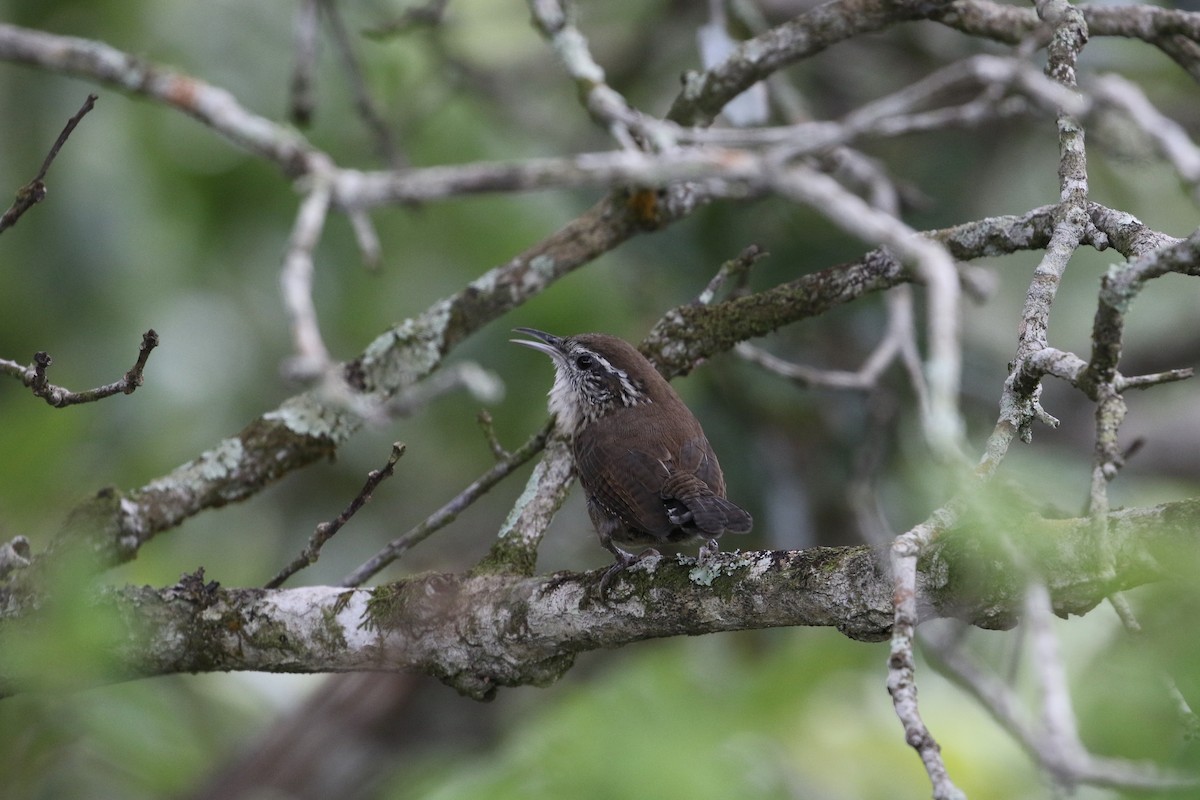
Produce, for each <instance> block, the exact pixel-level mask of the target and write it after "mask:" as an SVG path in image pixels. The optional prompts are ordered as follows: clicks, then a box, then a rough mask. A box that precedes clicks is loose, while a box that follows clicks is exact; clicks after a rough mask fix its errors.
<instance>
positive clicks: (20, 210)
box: [0, 94, 96, 233]
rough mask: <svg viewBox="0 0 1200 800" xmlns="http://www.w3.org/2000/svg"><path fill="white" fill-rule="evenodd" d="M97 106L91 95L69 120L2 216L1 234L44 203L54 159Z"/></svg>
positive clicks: (0, 222)
mask: <svg viewBox="0 0 1200 800" xmlns="http://www.w3.org/2000/svg"><path fill="white" fill-rule="evenodd" d="M95 105H96V95H94V94H89V95H88V96H87V99H86V100H84V101H83V105H82V106H81V107H80V109H79V110H78V111H77V112H75V116H73V117H71V118H70V119H69V120H67V124H66V126H65V127H64V128H63V129H62V133H60V134H58V138H57V139H55V140H54V145H53V146H52V147H51V148H50V152H49V153H47V154H46V158H45V160H43V161H42V167H41V169H39V170H38V172H37V175H34V176H33V180H31V181H30V182H29V183H27V184H25V185H24V186H22V187H21V188H20V189H18V190H17V198H16V200H14V201H13V204H12V205H11V206H9V208H8V210H7V211H5V212H4V215H3V216H0V233H3V232H4V231H5V230H7V229H9V228H11V227H12V226H13V225H16V224H17V220H18V219H20V218H21V215H22V214H24V213H25V212H26V211H28V210H29V209H31V208H33V207H34V206H35V205H37V204H38V203H40V202H42V200H43V199H45V197H46V173H47V172H49V171H50V165H51V164H53V163H54V159H55V158H57V157H58V151H59V150H61V149H62V146H63V145H64V144H66V142H67V137H69V136H70V135H71V131H73V130H75V126H76V125H78V124H79V121H80V120H82V119H83V118H84V116H85V115H86V114H87V113H88V112H89V111H91V110H92V108H93V107H94V106H95Z"/></svg>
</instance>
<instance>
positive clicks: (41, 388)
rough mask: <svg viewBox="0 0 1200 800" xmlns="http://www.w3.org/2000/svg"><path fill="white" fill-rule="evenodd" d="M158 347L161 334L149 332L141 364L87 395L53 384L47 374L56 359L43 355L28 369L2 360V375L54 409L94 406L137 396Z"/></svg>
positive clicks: (141, 350)
mask: <svg viewBox="0 0 1200 800" xmlns="http://www.w3.org/2000/svg"><path fill="white" fill-rule="evenodd" d="M156 347H158V334H157V333H155V332H154V330H153V329H151V330H148V331H146V332H145V333H144V334H142V344H141V346H140V347H139V348H138V357H137V361H136V362H134V365H133V366H132V367H130V368H129V370H128V371H127V372H126V373H125V374H124V375H123V376H122V377H121V379H120V380H119V381H113V382H112V383H107V384H105V385H103V386H97V387H96V388H95V389H88V390H86V391H83V392H72V391H71V390H70V389H64V388H63V387H61V386H55V385H54V384H53V383H50V381H49V379H48V378H47V377H46V370H47V369H48V368H49V367H50V365H51V364H53V363H54V359H52V358H50V356H49V354H47V353H45V352H41V351H39V352H37V353H35V354H34V356H33V363H32V364H30V365H29V366H27V367H23V366H21V365H20V364H18V363H16V362H15V361H9V360H7V359H3V358H0V373H5V374H8V375H12V376H13V377H14V378H17V379H19V380H20V381H21V383H23V384H25V385H26V386H28V387H29V388H30V389H32V390H33V396H34V397H40V398H42V399H43V400H45V401H46V403H47V404H48V405H50V406H53V407H54V408H66V407H67V406H73V405H78V404H80V403H94V402H96V401H97V400H103V399H104V398H106V397H112V396H113V395H114V394H133V393H134V391H136V390H137V388H138V387H139V386H141V385H142V372H143V371H144V370H145V369H146V360H147V359H149V358H150V351H152V350H153V349H154V348H156Z"/></svg>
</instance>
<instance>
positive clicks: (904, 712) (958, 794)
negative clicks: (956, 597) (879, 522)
mask: <svg viewBox="0 0 1200 800" xmlns="http://www.w3.org/2000/svg"><path fill="white" fill-rule="evenodd" d="M939 517H940V518H939ZM952 519H953V515H952V512H951V511H949V510H948V509H940V510H939V512H938V514H935V516H934V517H931V518H930V519H929V520H927V521H926V522H923V523H922V524H920V525H918V526H917V527H915V528H913V529H911V530H909V531H908V532H907V533H902V534H901V535H899V536H897V537H896V540H895V541H894V542H892V546H891V548H890V553H891V567H892V581H893V584H894V587H895V588H894V589H893V593H892V603H893V605H894V607H895V621H894V622H893V624H892V639H891V654H890V656H889V657H888V676H887V688H888V693H889V694H890V695H891V696H892V706H893V707H894V708H895V710H896V716H898V717H899V718H900V723H901V724H902V725H903V726H904V740H905V741H906V742H908V745H909V746H910V747H912V748H913V749H914V750H916V751H917V755H918V756H920V758H921V763H922V764H924V765H925V772H926V774H928V775H929V781H930V783H931V784H932V786H933V796H934V798H936V800H965V798H966V795H965V794H964V793H963V792H962V790H961V789H959V788H958V787H957V786H955V784H954V782H953V781H952V780H951V779H950V775H949V773H948V772H947V771H946V763H945V761H943V760H942V749H941V747H940V746H939V745H938V743H937V740H936V739H934V737H933V734H932V733H930V732H929V728H928V727H926V725H925V722H924V720H922V719H921V712H920V707H919V705H918V703H917V679H916V669H917V667H916V659H915V658H914V656H913V642H914V637H915V635H916V629H917V622H918V616H917V559H918V558H919V557H920V555H921V554H922V552H924V551H925V550H926V549H927V548H928V547H929V546H930V545H931V544H932V543H933V541H934V540H935V539H936V538H937V536H938V534H939V533H940V532H941V531H943V530H945V529H946V527H948V523H949V521H951V520H952Z"/></svg>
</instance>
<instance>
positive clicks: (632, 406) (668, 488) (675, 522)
mask: <svg viewBox="0 0 1200 800" xmlns="http://www.w3.org/2000/svg"><path fill="white" fill-rule="evenodd" d="M514 332H515V333H521V334H525V335H526V336H529V337H532V338H530V339H512V340H511V341H512V342H514V343H516V344H520V345H524V346H525V347H530V348H532V349H534V350H540V351H541V352H543V353H545V354H546V355H548V356H550V359H551V361H552V362H553V364H554V384H553V386H552V387H551V388H550V392H549V403H548V406H549V410H550V413H551V414H552V415H553V416H554V418H555V425H556V427H557V428H558V430H559V432H560V433H561V434H562V435H563V436H564V437H565V438H568V439H569V440H570V442H571V449H572V454H573V456H574V459H575V468H576V472H577V474H578V475H579V483H580V485H581V486H582V487H583V492H584V495H585V497H586V499H587V509H588V516H589V517H590V518H591V520H592V524H593V526H594V527H595V529H596V534H597V535H598V536H599V538H600V544H601V545H603V546H604V547H605V548H606V549H607V550H608V551H609V552H610V553H612V554H613V557H614V558H615V562H614V564H613V565H612V566H611V567H610V568H609V569H608V570H607V571H606V572H605V574H604V576H603V577H602V579H601V582H600V591H601V595H604V594H605V593H606V591H607V588H608V585H609V583H610V582H611V581H612V580H613V578H615V577H616V576H617V575H618V574H619V573H620V572H621V571H623V570H625V569H627V568H628V567H630V566H632V565H633V564H636V563H637V562H639V561H641V560H642V559H643V558H647V557H650V556H656V555H659V551H658V550H657V549H655V548H656V546H657V545H662V544H670V545H680V544H688V543H692V542H696V541H700V542H703V544H702V545H701V547H700V550H699V560H700V562H701V563H705V562H706V561H708V560H709V559H711V557H712V556H713V555H715V554H716V553H717V552H718V545H717V539H718V538H719V537H720V536H721V535H722V534H726V533H734V534H741V533H748V532H749V531H750V529H751V527H752V526H753V518H752V517H751V516H750V513H749V512H747V511H746V510H745V509H743V508H741V507H740V506H738V505H736V504H734V503H733V502H731V501H730V500H729V499H727V498H726V496H725V476H724V474H723V473H722V472H721V465H720V464H719V463H718V462H717V456H716V453H714V452H713V449H712V445H710V444H709V442H708V438H707V437H706V436H705V435H704V430H703V428H701V427H700V422H699V420H697V419H696V417H695V415H694V414H693V413H692V412H691V410H690V409H689V408H688V407H687V406H686V405H685V404H684V402H683V400H682V399H681V398H680V397H679V395H678V394H677V393H676V392H675V390H674V389H672V388H671V384H669V383H668V382H667V380H666V379H665V378H664V377H663V376H662V375H661V374H659V372H658V370H657V369H655V367H654V365H653V364H651V363H650V361H649V360H648V359H647V358H646V357H645V356H643V355H642V354H641V353H639V352H638V351H637V349H636V348H634V347H633V346H632V345H631V344H629V343H628V342H626V341H625V340H623V339H621V338H619V337H616V336H610V335H608V334H604V333H581V334H576V335H574V336H565V337H560V336H555V335H554V334H551V333H546V332H545V331H540V330H536V329H534V328H515V329H514ZM622 545H625V546H628V547H644V548H645V549H643V550H641V551H640V552H638V553H636V554H635V553H633V552H631V551H629V550H626V549H624V547H622Z"/></svg>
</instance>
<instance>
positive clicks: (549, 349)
mask: <svg viewBox="0 0 1200 800" xmlns="http://www.w3.org/2000/svg"><path fill="white" fill-rule="evenodd" d="M513 332H514V333H523V334H525V335H526V336H533V337H535V338H537V339H539V340H540V341H536V342H531V341H530V340H528V339H509V341H510V342H513V343H514V344H523V345H525V346H526V347H531V348H533V349H534V350H541V351H542V352H543V353H545V354H546V355H548V356H550V357H551V358H552V359H554V360H555V361H563V360H564V359H565V358H566V353H565V352H564V349H565V348H564V346H563V340H562V338H561V337H559V336H555V335H554V334H552V333H546V332H545V331H539V330H537V329H536V328H513Z"/></svg>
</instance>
